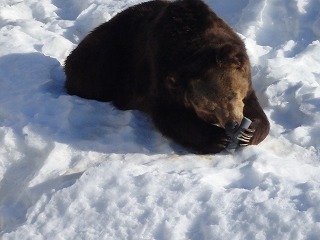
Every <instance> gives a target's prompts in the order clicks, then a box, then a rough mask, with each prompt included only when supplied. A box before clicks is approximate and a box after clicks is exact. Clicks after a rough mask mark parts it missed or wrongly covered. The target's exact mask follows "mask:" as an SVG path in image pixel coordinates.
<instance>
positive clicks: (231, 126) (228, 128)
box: [225, 120, 239, 132]
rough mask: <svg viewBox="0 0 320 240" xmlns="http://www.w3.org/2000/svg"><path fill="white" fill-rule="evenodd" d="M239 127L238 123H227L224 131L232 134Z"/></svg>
mask: <svg viewBox="0 0 320 240" xmlns="http://www.w3.org/2000/svg"><path fill="white" fill-rule="evenodd" d="M238 126H239V123H238V122H237V121H234V120H232V121H228V122H227V123H226V125H225V129H226V131H227V132H233V131H235V130H236V129H237V128H238Z"/></svg>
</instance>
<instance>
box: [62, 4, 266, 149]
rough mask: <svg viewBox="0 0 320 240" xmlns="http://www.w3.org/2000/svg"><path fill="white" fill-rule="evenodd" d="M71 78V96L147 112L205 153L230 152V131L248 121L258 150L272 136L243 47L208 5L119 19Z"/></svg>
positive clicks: (87, 47) (69, 68)
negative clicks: (254, 88) (251, 121)
mask: <svg viewBox="0 0 320 240" xmlns="http://www.w3.org/2000/svg"><path fill="white" fill-rule="evenodd" d="M65 73H66V76H67V80H66V89H67V91H68V93H69V94H74V95H78V96H81V97H84V98H88V99H95V100H99V101H112V102H113V104H114V105H115V106H116V107H117V108H119V109H123V110H126V109H138V110H141V111H144V112H145V113H147V114H149V115H150V116H151V117H152V119H153V121H154V123H155V125H156V126H157V128H158V129H159V130H160V131H161V132H162V133H163V134H164V135H166V136H168V137H169V138H172V139H173V140H175V141H176V142H178V143H180V144H182V145H184V146H187V147H190V148H191V149H193V150H195V151H197V152H202V153H216V152H220V151H221V150H223V149H224V148H225V146H226V144H227V143H228V141H227V140H226V139H227V135H226V130H225V129H226V128H228V127H230V125H232V123H240V121H241V119H242V118H243V116H246V117H248V118H250V119H251V120H253V124H252V126H253V127H254V128H255V130H256V132H255V134H254V136H253V138H252V140H251V144H258V143H260V142H261V141H262V140H263V139H264V138H265V137H266V136H267V134H268V132H269V122H268V120H267V118H266V115H265V114H264V112H263V110H262V109H261V107H260V105H259V103H258V100H257V98H256V95H255V92H254V90H253V89H252V86H251V76H250V75H251V73H250V63H249V59H248V56H247V54H246V50H245V46H244V44H243V42H242V41H241V39H240V38H239V37H238V35H237V34H236V33H235V32H234V31H233V30H232V29H231V28H230V27H229V26H228V25H227V24H226V23H225V22H224V21H223V20H222V19H220V18H219V17H218V16H217V15H216V14H215V13H214V12H213V11H212V10H210V9H209V7H208V6H207V5H206V4H204V3H203V2H202V1H201V0H177V1H174V2H168V1H151V2H146V3H142V4H139V5H136V6H133V7H131V8H129V9H127V10H125V11H123V12H121V13H119V14H118V15H116V16H115V17H114V18H113V19H111V20H110V21H108V22H107V23H104V24H102V25H101V26H99V27H98V28H96V29H95V30H94V31H93V32H92V33H90V34H89V35H88V36H87V37H86V38H85V39H84V40H83V41H82V42H81V43H80V44H79V46H78V47H77V48H76V49H75V50H74V51H73V52H72V53H71V54H70V55H69V56H68V58H67V60H66V63H65ZM217 125H219V126H220V127H219V126H217Z"/></svg>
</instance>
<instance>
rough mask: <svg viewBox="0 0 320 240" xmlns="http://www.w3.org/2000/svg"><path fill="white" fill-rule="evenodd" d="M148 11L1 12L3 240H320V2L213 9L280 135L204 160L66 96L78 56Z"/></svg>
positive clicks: (84, 5) (26, 1)
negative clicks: (67, 64)
mask: <svg viewBox="0 0 320 240" xmlns="http://www.w3.org/2000/svg"><path fill="white" fill-rule="evenodd" d="M139 2H142V1H141V0H121V1H120V0H68V1H66V0H41V1H39V0H1V1H0V179H1V182H0V238H1V239H5V240H7V239H46V240H47V239H137V240H140V239H158V240H170V239H172V240H180V239H181V240H182V239H192V240H198V239H210V240H211V239H224V240H225V239H290V240H292V239H309V240H316V239H320V193H319V192H320V123H319V122H320V121H319V119H320V41H319V40H320V12H319V9H320V1H319V0H237V1H234V0H208V1H207V3H208V4H210V6H212V8H213V9H215V11H216V12H217V13H218V14H219V15H220V16H222V17H223V18H224V19H225V20H226V21H227V22H228V23H230V24H231V25H232V26H233V27H234V28H235V30H236V31H237V32H239V34H241V36H242V37H243V39H244V41H245V43H246V45H247V49H248V52H249V55H250V58H251V62H252V68H253V84H254V88H255V89H256V91H257V95H258V97H259V99H260V102H261V104H262V106H263V108H264V110H265V111H266V113H267V115H268V117H269V119H270V121H271V132H270V135H269V136H268V137H267V139H266V140H265V141H264V142H263V143H261V144H260V145H259V146H250V147H247V148H244V149H243V150H239V151H237V152H236V153H235V154H234V155H230V154H226V153H221V154H217V155H206V156H201V155H200V156H199V155H193V154H190V153H188V151H186V150H185V149H183V148H181V147H180V146H177V145H175V144H174V143H173V142H171V141H169V140H167V139H165V138H164V137H162V136H161V134H160V133H159V132H158V131H157V130H156V129H155V128H154V126H153V124H152V122H151V121H150V119H149V118H148V117H147V116H145V115H143V114H142V113H139V112H137V111H126V112H123V111H119V110H117V109H115V108H114V107H113V106H112V105H111V104H109V103H100V102H96V101H88V100H84V99H81V98H78V97H75V96H68V95H67V94H66V92H65V90H64V89H63V83H64V74H63V70H62V67H61V66H62V64H63V62H64V59H65V58H66V56H67V55H68V54H69V53H70V51H71V50H72V49H73V48H74V47H76V45H77V44H78V43H79V41H80V40H81V39H82V38H83V37H84V36H85V35H86V34H87V33H88V32H89V31H91V30H92V29H93V28H94V27H96V26H97V25H99V24H100V23H102V22H104V21H107V20H109V19H110V18H111V17H112V16H114V15H115V14H116V13H117V12H119V11H121V10H123V9H125V8H127V7H128V6H130V5H133V4H136V3H139Z"/></svg>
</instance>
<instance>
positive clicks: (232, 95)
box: [227, 93, 236, 101]
mask: <svg viewBox="0 0 320 240" xmlns="http://www.w3.org/2000/svg"><path fill="white" fill-rule="evenodd" d="M235 97H236V94H235V93H232V94H230V95H229V96H227V100H228V101H232V100H233V99H234V98H235Z"/></svg>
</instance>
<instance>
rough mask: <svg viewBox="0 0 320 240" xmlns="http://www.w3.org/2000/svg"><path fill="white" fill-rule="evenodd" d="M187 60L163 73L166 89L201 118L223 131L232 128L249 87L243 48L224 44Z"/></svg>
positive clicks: (248, 70) (248, 72)
mask: <svg viewBox="0 0 320 240" xmlns="http://www.w3.org/2000/svg"><path fill="white" fill-rule="evenodd" d="M188 62H189V63H188V64H185V65H184V67H182V68H181V69H180V70H179V72H176V73H174V74H169V76H167V78H166V86H167V89H169V91H171V92H172V94H173V95H175V99H176V100H177V101H179V102H180V103H182V104H184V106H185V107H187V108H189V109H192V110H194V111H195V113H196V114H197V116H198V117H199V118H200V119H202V120H203V121H205V122H208V123H211V124H214V125H218V126H220V127H223V128H225V129H226V130H233V129H234V128H236V127H237V126H238V125H239V124H240V123H241V120H242V118H243V117H244V116H243V109H244V99H245V97H246V96H247V94H248V91H250V89H251V78H250V64H249V60H248V56H247V54H246V52H245V50H243V49H240V48H238V47H235V46H233V45H225V46H223V47H221V48H219V50H217V49H206V50H205V52H199V54H196V56H193V58H192V61H188Z"/></svg>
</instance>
